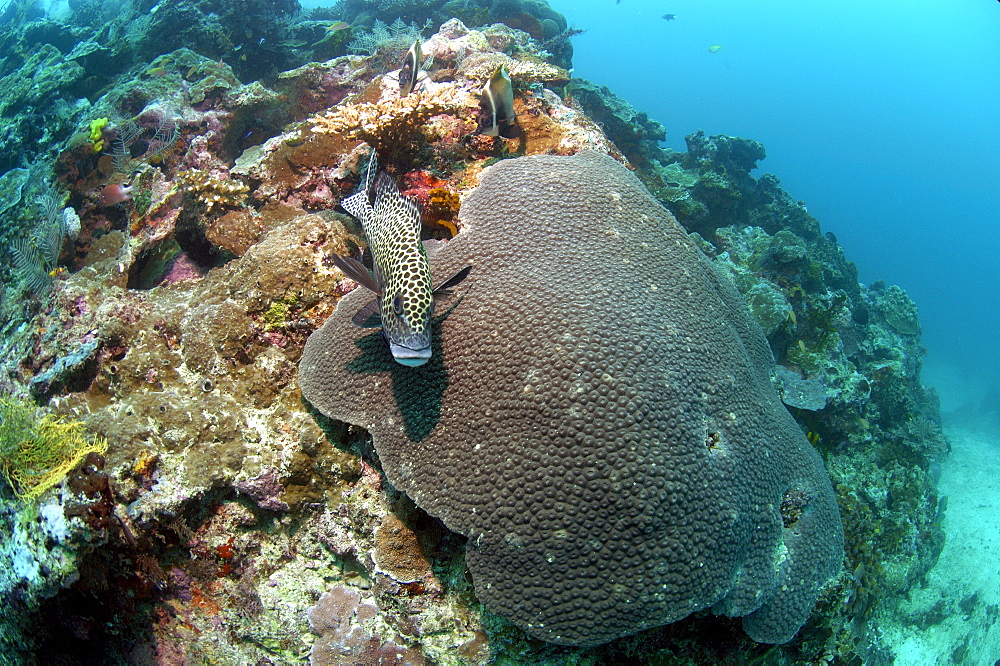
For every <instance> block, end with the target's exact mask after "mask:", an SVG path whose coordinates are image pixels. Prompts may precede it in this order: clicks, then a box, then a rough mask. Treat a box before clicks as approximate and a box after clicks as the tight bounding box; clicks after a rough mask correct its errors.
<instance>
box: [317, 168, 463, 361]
mask: <svg viewBox="0 0 1000 666" xmlns="http://www.w3.org/2000/svg"><path fill="white" fill-rule="evenodd" d="M340 205H341V206H342V207H343V208H344V210H346V211H347V212H348V213H349V214H350V215H351V216H353V217H354V218H356V219H357V220H358V221H359V222H360V223H361V227H362V229H364V232H365V236H366V238H367V239H368V249H369V251H370V252H371V257H372V264H373V267H372V268H373V269H372V271H369V270H368V268H367V267H366V266H365V265H364V264H363V263H362V262H360V261H358V260H357V259H354V258H351V257H342V256H339V255H334V256H333V262H334V264H336V266H337V267H338V268H339V269H340V270H341V271H342V272H343V273H344V275H346V276H347V277H349V278H351V279H353V280H354V281H355V282H357V283H358V284H360V285H361V286H363V287H365V288H366V289H368V290H369V291H372V292H374V293H375V295H376V298H375V299H374V300H372V301H371V302H369V303H368V304H367V305H365V306H364V307H363V308H362V309H361V310H359V311H358V313H357V314H355V315H354V318H353V319H352V321H353V322H354V324H355V325H356V326H370V325H372V323H371V322H373V321H379V322H380V323H381V325H382V334H383V335H384V336H385V339H386V341H387V342H388V343H389V351H390V352H391V353H392V357H393V358H394V359H395V360H396V361H397V362H398V363H401V364H403V365H409V366H416V365H423V364H424V363H426V362H427V360H428V359H430V357H431V315H432V314H433V313H434V298H435V296H441V295H443V294H444V293H445V292H446V290H447V289H449V288H450V287H453V286H455V285H457V284H458V283H459V282H461V281H462V280H464V279H465V277H466V276H467V275H468V274H469V271H470V270H471V269H472V267H471V266H466V267H465V268H464V269H462V270H461V271H459V272H458V273H456V274H455V275H453V276H451V277H450V278H448V279H447V280H445V281H444V282H443V283H441V284H440V285H438V286H437V287H436V288H432V287H431V271H430V266H429V265H428V263H427V254H426V252H425V251H424V246H423V244H422V243H421V242H420V227H421V222H420V209H419V208H418V207H417V204H416V203H415V202H414V201H413V200H411V199H409V198H407V197H405V196H403V195H402V194H400V193H399V189H398V188H397V187H396V181H395V180H394V179H393V178H392V176H390V175H389V174H388V173H386V172H385V171H382V170H381V169H379V168H378V164H377V162H376V158H375V154H374V152H373V153H372V159H371V162H370V163H369V165H368V174H367V175H366V177H365V184H364V187H363V189H361V190H359V191H358V192H357V193H355V194H353V195H351V196H350V197H348V198H346V199H344V200H343V201H342V202H341V203H340ZM375 317H377V319H374V318H375ZM376 325H377V324H376Z"/></svg>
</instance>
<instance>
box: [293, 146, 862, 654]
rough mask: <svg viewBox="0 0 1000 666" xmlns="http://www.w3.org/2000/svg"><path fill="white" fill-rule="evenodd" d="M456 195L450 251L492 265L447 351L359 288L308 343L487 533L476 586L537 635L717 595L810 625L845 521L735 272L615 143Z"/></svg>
mask: <svg viewBox="0 0 1000 666" xmlns="http://www.w3.org/2000/svg"><path fill="white" fill-rule="evenodd" d="M460 219H461V222H462V224H463V226H464V231H463V232H462V233H461V234H459V236H457V237H456V238H455V239H454V240H452V241H450V242H449V243H448V245H447V246H446V247H445V248H443V249H442V250H440V251H439V252H437V253H436V254H434V255H432V257H431V267H432V270H433V272H434V274H435V275H436V276H438V279H440V278H441V277H442V276H446V275H449V274H451V273H452V272H454V271H455V270H457V269H459V268H461V267H463V266H465V265H467V264H472V265H473V266H474V268H473V272H472V274H471V275H470V277H469V278H468V280H467V282H466V283H465V284H463V285H462V287H461V289H460V290H459V292H460V293H461V294H462V295H461V296H460V297H459V298H456V299H455V300H453V301H452V302H450V303H448V307H442V308H439V311H438V318H437V321H436V324H435V329H436V331H435V349H434V357H433V359H432V360H431V361H430V362H429V363H427V364H426V365H424V366H421V367H419V368H407V367H403V366H401V365H399V364H397V363H394V362H393V360H392V357H391V356H390V355H389V352H388V351H387V349H386V346H385V344H384V342H383V341H382V339H381V336H380V334H379V333H378V332H372V331H371V330H369V329H359V328H356V327H354V326H352V324H351V321H350V320H351V316H352V315H353V314H354V313H355V312H356V311H357V310H358V309H359V308H360V307H361V306H362V305H363V304H364V303H365V302H366V301H367V300H368V299H369V298H370V295H369V294H367V293H364V292H363V290H359V291H357V292H354V293H351V294H349V295H348V296H346V297H344V298H343V299H342V301H341V302H340V304H339V305H338V307H337V310H336V312H335V313H334V314H333V316H331V317H330V319H329V320H328V321H327V322H326V324H325V325H324V326H323V328H321V329H320V330H319V331H317V332H316V333H315V334H313V336H312V337H311V338H310V339H309V341H308V343H307V345H306V348H305V352H304V354H303V357H302V362H301V366H300V386H301V388H302V392H303V394H304V395H305V396H306V398H307V399H308V400H309V401H311V402H312V403H313V404H314V405H315V406H316V407H317V408H319V409H320V410H321V411H322V412H323V413H325V414H327V415H329V416H331V417H333V418H335V419H339V420H341V421H345V422H348V423H352V424H356V425H360V426H362V427H364V428H366V429H368V430H369V431H370V432H371V433H372V436H373V439H374V444H375V448H376V450H377V452H378V455H379V458H380V460H381V462H382V465H383V467H384V469H385V473H386V476H387V477H388V479H389V480H390V481H391V482H392V483H393V484H394V485H395V486H396V487H398V488H400V489H401V490H403V491H405V492H406V493H407V494H408V495H410V497H412V498H413V500H414V501H415V502H416V503H417V504H418V505H419V506H420V507H422V508H423V509H424V510H426V511H427V512H428V513H430V514H431V515H433V516H437V517H438V518H440V519H441V520H442V521H444V523H445V524H446V525H447V526H448V527H449V528H450V529H452V530H454V531H457V532H460V533H462V534H464V535H466V536H467V537H468V538H469V541H468V545H467V558H466V560H467V564H468V567H469V570H470V571H471V573H472V576H473V579H474V582H475V587H476V594H477V596H478V597H479V598H480V600H482V601H483V602H484V603H486V604H487V605H488V606H489V607H490V608H491V609H492V610H494V611H496V612H498V613H501V614H503V615H505V616H506V617H508V618H510V619H511V620H513V621H514V622H516V623H517V624H519V625H521V626H522V627H523V628H524V629H526V630H527V631H528V632H530V633H531V634H533V635H535V636H537V637H539V638H542V639H544V640H547V641H552V642H556V643H563V644H571V645H594V644H598V643H602V642H605V641H608V640H611V639H614V638H617V637H619V636H624V635H627V634H631V633H634V632H637V631H639V630H641V629H644V628H647V627H652V626H657V625H661V624H666V623H669V622H673V621H675V620H678V619H680V618H683V617H685V616H687V615H688V614H690V613H692V612H694V611H697V610H700V609H704V608H709V607H711V608H712V609H713V611H715V612H716V613H721V614H726V615H730V616H743V624H744V628H745V629H746V631H747V632H748V633H749V635H750V636H751V637H752V638H754V639H755V640H757V641H761V642H785V641H788V640H790V639H791V638H792V636H793V635H794V634H795V633H796V631H797V630H798V629H799V627H800V626H801V625H802V623H803V622H804V621H805V619H806V618H807V617H808V615H809V612H810V610H811V609H812V606H813V604H814V602H815V600H816V598H817V596H818V594H819V592H820V589H821V588H822V587H823V586H824V585H825V584H826V582H827V581H828V580H829V579H830V578H831V577H832V576H833V575H835V574H836V573H837V571H839V569H840V566H841V559H842V557H843V534H842V529H841V523H840V517H839V514H838V512H837V507H836V503H835V501H834V494H833V491H832V489H831V487H830V482H829V479H828V477H827V475H826V473H825V470H824V469H823V465H822V462H821V461H820V459H819V457H818V456H817V455H816V453H815V452H814V451H813V450H812V448H811V447H810V446H809V444H808V442H807V441H806V439H805V436H804V435H803V434H802V432H801V431H800V430H799V429H798V427H797V426H796V424H795V422H794V421H793V420H792V419H791V417H790V416H789V414H788V413H787V412H786V411H785V409H784V407H783V406H782V405H781V403H780V402H779V400H778V398H777V396H776V395H775V392H774V390H773V388H772V386H771V383H770V379H769V373H770V371H771V369H772V365H773V361H772V359H771V355H770V353H769V350H768V347H767V344H766V341H765V339H764V336H763V334H762V333H761V331H760V328H759V327H758V325H757V324H756V323H755V322H754V321H753V319H752V317H751V315H750V313H749V311H748V309H747V307H746V305H745V303H744V302H743V301H742V299H741V298H740V296H739V294H738V293H737V292H736V290H735V289H734V288H733V286H732V285H731V284H730V283H729V282H728V280H727V279H726V278H724V277H723V276H721V275H720V274H719V273H717V272H716V271H715V270H714V269H713V267H712V266H711V264H710V263H709V262H708V260H707V259H706V258H705V257H704V256H703V255H702V254H701V253H700V252H699V251H698V250H697V249H695V247H694V246H693V244H692V243H691V241H690V240H689V239H688V237H687V234H686V233H685V232H684V230H683V229H682V228H681V227H680V226H679V225H678V224H677V222H676V221H675V220H674V219H673V218H672V217H671V215H670V214H669V213H668V212H667V211H666V210H664V209H663V208H662V207H661V206H660V205H659V204H657V203H656V202H655V201H654V200H653V199H652V198H651V197H650V196H649V194H648V193H647V192H646V190H645V189H644V188H643V186H642V185H641V184H640V183H639V181H638V180H637V179H636V178H635V177H634V176H633V175H632V174H631V173H630V172H628V171H627V170H626V169H625V168H624V167H622V166H621V165H620V164H618V163H617V162H615V161H614V160H612V159H611V158H609V157H607V156H605V155H601V154H597V153H580V154H578V155H576V156H574V157H569V158H566V157H552V156H535V157H526V158H521V159H514V160H505V161H502V162H500V163H498V164H497V165H495V166H493V167H491V168H490V169H489V170H487V171H485V172H484V173H483V177H482V181H481V185H480V186H479V187H478V188H477V189H476V190H475V191H473V192H472V193H471V194H470V196H469V197H468V199H467V200H466V202H465V203H464V204H463V206H462V209H461V212H460ZM789 491H794V492H795V493H796V494H800V496H801V497H802V498H804V499H802V501H801V505H802V506H801V507H800V511H799V512H798V515H797V516H796V520H795V521H794V522H792V523H791V524H789V526H788V527H785V526H784V524H783V522H782V514H781V506H782V500H783V498H784V497H786V496H787V493H788V492H789Z"/></svg>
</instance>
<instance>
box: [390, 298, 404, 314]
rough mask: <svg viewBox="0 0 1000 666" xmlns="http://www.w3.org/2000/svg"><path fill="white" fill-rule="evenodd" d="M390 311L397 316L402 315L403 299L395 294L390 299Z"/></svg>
mask: <svg viewBox="0 0 1000 666" xmlns="http://www.w3.org/2000/svg"><path fill="white" fill-rule="evenodd" d="M392 311H393V312H395V313H396V314H397V315H401V314H403V297H402V296H400V295H399V294H396V295H395V296H394V297H393V299H392Z"/></svg>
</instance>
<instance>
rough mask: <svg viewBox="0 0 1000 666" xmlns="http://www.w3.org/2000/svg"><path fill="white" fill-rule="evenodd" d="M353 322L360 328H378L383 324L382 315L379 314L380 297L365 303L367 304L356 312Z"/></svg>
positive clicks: (352, 318)
mask: <svg viewBox="0 0 1000 666" xmlns="http://www.w3.org/2000/svg"><path fill="white" fill-rule="evenodd" d="M351 323H352V324H354V325H355V326H357V327H358V328H378V327H379V326H381V325H382V317H381V316H380V315H379V309H378V299H377V298H373V299H372V300H370V301H368V302H367V303H365V306H364V307H363V308H361V309H360V310H358V311H357V312H355V313H354V316H353V317H351Z"/></svg>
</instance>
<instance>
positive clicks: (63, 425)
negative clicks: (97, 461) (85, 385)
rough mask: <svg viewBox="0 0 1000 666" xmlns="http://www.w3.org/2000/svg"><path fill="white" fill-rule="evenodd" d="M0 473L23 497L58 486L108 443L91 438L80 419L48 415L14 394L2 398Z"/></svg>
mask: <svg viewBox="0 0 1000 666" xmlns="http://www.w3.org/2000/svg"><path fill="white" fill-rule="evenodd" d="M0 419H2V422H0V472H2V473H3V476H4V478H5V479H7V483H9V484H10V486H11V487H12V488H13V489H14V492H15V493H16V494H17V496H18V497H20V498H21V499H23V500H32V499H36V498H38V497H39V496H40V495H41V494H42V493H44V492H45V491H46V490H48V489H49V488H51V487H52V486H54V485H56V484H57V483H59V482H60V481H62V479H63V478H65V476H66V474H67V473H69V471H70V470H71V469H73V467H75V466H76V464H77V463H79V462H80V461H81V460H82V459H83V458H84V456H86V455H87V454H88V453H92V452H97V453H104V452H105V451H107V450H108V442H107V440H105V439H104V438H101V437H94V438H90V437H88V435H87V433H86V431H85V430H84V427H83V424H82V423H80V422H79V421H66V420H64V419H61V418H59V417H58V416H53V415H51V414H46V415H44V416H42V417H41V418H40V419H39V418H37V414H36V410H35V408H34V407H33V406H32V405H30V404H29V403H27V402H26V401H23V400H19V399H17V398H12V397H3V398H0Z"/></svg>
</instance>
